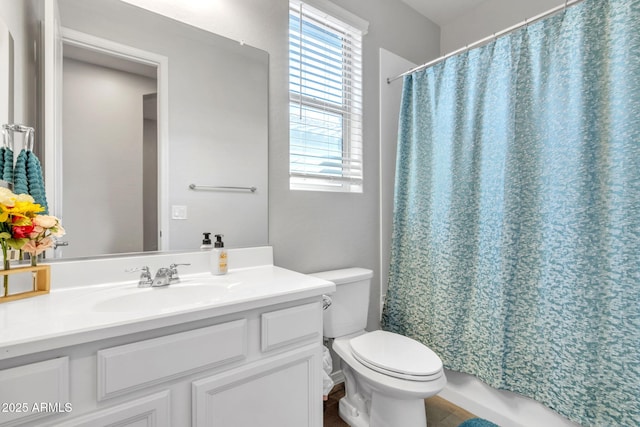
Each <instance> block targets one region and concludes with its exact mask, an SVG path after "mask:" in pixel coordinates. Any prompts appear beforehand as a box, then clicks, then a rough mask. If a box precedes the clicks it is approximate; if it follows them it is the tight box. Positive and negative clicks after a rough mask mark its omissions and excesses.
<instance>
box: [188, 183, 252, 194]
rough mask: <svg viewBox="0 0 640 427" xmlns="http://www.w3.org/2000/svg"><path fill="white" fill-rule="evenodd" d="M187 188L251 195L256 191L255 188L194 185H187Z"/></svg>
mask: <svg viewBox="0 0 640 427" xmlns="http://www.w3.org/2000/svg"><path fill="white" fill-rule="evenodd" d="M189 188H190V189H192V190H208V191H218V190H222V191H224V190H247V191H251V192H252V193H255V192H256V190H257V188H256V187H228V186H223V185H219V186H211V185H195V184H189Z"/></svg>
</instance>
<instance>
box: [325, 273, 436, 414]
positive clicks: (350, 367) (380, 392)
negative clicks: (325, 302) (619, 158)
mask: <svg viewBox="0 0 640 427" xmlns="http://www.w3.org/2000/svg"><path fill="white" fill-rule="evenodd" d="M312 276H315V277H319V278H322V279H324V280H328V281H331V282H334V283H335V284H336V292H335V293H333V294H331V295H330V297H331V300H332V304H331V306H330V307H329V308H328V309H327V310H325V312H324V319H323V320H324V336H325V337H327V338H335V340H334V341H333V350H334V351H335V353H336V354H337V355H338V356H339V357H340V359H341V361H340V365H341V368H342V372H343V374H344V377H345V385H346V387H345V389H346V393H345V397H343V398H342V399H340V409H339V411H340V417H341V418H342V419H343V420H344V421H345V422H347V423H348V424H349V425H350V426H352V427H425V426H426V425H427V419H426V415H425V409H424V399H425V398H427V397H429V396H433V395H434V394H437V393H439V392H440V391H441V390H442V389H443V388H444V386H445V384H446V383H447V379H446V377H445V375H444V371H443V369H442V361H441V360H440V358H439V357H438V355H436V354H435V353H434V352H433V351H432V350H431V349H429V348H428V347H426V346H425V345H423V344H421V343H419V342H417V341H415V340H413V339H411V338H407V337H405V336H402V335H398V334H394V333H391V332H386V331H373V332H367V331H365V330H364V328H365V326H366V324H367V312H368V308H369V287H370V285H371V277H372V276H373V272H372V271H371V270H366V269H363V268H347V269H343V270H334V271H325V272H321V273H315V274H312Z"/></svg>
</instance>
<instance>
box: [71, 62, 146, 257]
mask: <svg viewBox="0 0 640 427" xmlns="http://www.w3.org/2000/svg"><path fill="white" fill-rule="evenodd" d="M62 88H63V98H64V103H63V114H62V117H63V125H62V129H63V140H64V149H63V160H62V162H63V164H64V174H63V183H64V192H63V194H62V196H63V203H62V204H63V206H76V207H77V206H81V207H82V208H81V209H77V208H76V209H66V210H65V211H64V222H63V224H64V226H65V229H66V230H67V235H66V237H65V239H68V240H69V241H71V242H73V244H72V245H69V247H67V248H65V249H64V254H65V256H67V257H80V256H85V255H86V254H112V253H122V252H140V251H142V249H143V238H142V237H143V233H142V231H143V222H144V221H143V211H142V200H143V192H142V176H143V175H142V174H143V168H142V148H143V146H142V134H143V115H142V105H143V96H144V95H146V94H149V93H154V92H155V91H156V80H155V79H151V78H148V77H143V76H139V75H135V74H131V73H127V72H124V71H118V70H114V69H112V68H107V67H102V66H97V65H92V64H88V63H86V62H80V61H76V60H74V59H68V58H66V59H65V60H64V73H63V84H62ZM114 124H115V125H114ZM87 189H91V190H92V191H90V192H87ZM117 206H120V207H126V208H115V209H114V207H117ZM87 218H91V221H92V223H94V224H96V225H97V226H94V227H92V228H91V232H89V233H88V232H87V230H86V223H87ZM123 236H126V238H123Z"/></svg>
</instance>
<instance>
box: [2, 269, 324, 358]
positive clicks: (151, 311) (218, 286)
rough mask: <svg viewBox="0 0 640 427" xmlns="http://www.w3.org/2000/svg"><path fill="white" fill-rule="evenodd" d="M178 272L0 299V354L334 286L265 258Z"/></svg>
mask: <svg viewBox="0 0 640 427" xmlns="http://www.w3.org/2000/svg"><path fill="white" fill-rule="evenodd" d="M180 277H181V283H179V284H173V285H170V286H168V287H163V288H138V286H137V280H133V281H127V282H115V283H109V284H98V285H91V286H78V287H62V288H60V289H55V288H54V289H53V290H52V291H51V292H50V293H49V294H48V295H42V296H38V297H34V298H27V299H23V300H18V301H12V302H8V303H3V304H0V360H2V359H8V358H11V357H16V356H21V355H25V354H29V353H35V352H39V351H46V350H51V349H54V348H61V347H66V346H70V345H75V344H80V343H83V342H89V341H95V340H99V339H106V338H111V337H115V336H121V335H126V334H130V333H135V332H141V331H145V330H151V329H156V328H160V327H166V326H171V325H178V324H180V323H185V322H190V321H195V320H200V319H205V318H209V317H215V316H221V315H226V314H230V313H234V312H240V311H244V310H250V309H253V308H257V307H261V306H267V305H271V304H278V303H283V302H288V301H294V300H298V299H303V298H309V297H314V296H318V295H322V294H327V293H331V292H333V291H335V285H334V284H333V283H331V282H328V281H325V280H322V279H318V278H315V277H312V276H307V275H304V274H301V273H296V272H294V271H290V270H286V269H284V268H280V267H275V266H273V265H261V266H257V267H247V268H238V269H231V270H230V271H229V273H228V274H226V275H223V276H213V275H211V274H210V273H198V274H191V275H187V274H184V275H181V276H180Z"/></svg>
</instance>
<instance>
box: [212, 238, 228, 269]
mask: <svg viewBox="0 0 640 427" xmlns="http://www.w3.org/2000/svg"><path fill="white" fill-rule="evenodd" d="M215 236H216V241H215V243H214V244H213V250H212V251H211V264H212V265H211V267H212V269H211V272H212V273H213V274H227V269H228V265H227V250H226V249H225V248H224V242H223V241H222V234H216V235H215Z"/></svg>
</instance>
